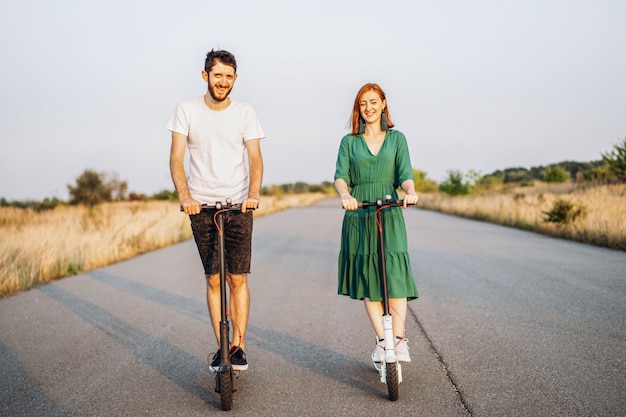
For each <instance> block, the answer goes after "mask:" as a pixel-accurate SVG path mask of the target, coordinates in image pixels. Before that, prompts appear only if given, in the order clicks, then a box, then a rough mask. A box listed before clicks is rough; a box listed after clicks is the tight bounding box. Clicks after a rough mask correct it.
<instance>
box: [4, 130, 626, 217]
mask: <svg viewBox="0 0 626 417" xmlns="http://www.w3.org/2000/svg"><path fill="white" fill-rule="evenodd" d="M601 155H602V159H601V160H598V161H592V162H575V161H564V162H560V163H557V164H551V165H548V166H538V167H532V168H530V169H527V168H521V167H517V168H507V169H504V170H497V171H494V172H492V173H491V174H487V175H482V174H481V173H480V172H478V171H474V170H470V171H469V172H467V173H465V174H463V173H462V172H461V171H458V170H451V171H448V173H447V177H446V178H445V179H444V180H443V181H442V182H441V183H437V182H436V181H433V180H431V179H429V178H428V176H427V174H426V173H425V172H423V171H420V170H418V169H414V170H413V173H414V176H415V188H416V190H417V191H418V192H421V193H431V192H441V193H443V194H447V195H453V196H454V195H468V194H473V193H475V192H477V191H480V190H488V189H491V188H494V187H496V186H498V185H504V184H512V183H513V184H519V185H522V186H524V185H532V183H533V181H538V180H539V181H545V182H556V183H558V182H566V181H569V180H570V179H574V180H576V181H578V182H581V181H593V182H597V183H624V182H626V137H624V139H623V140H622V141H621V142H619V143H618V144H616V145H615V146H614V147H613V149H612V150H610V151H608V152H605V153H602V154H601ZM67 189H68V192H69V195H70V198H69V201H67V202H65V201H62V200H60V199H58V198H56V197H55V198H46V199H44V200H43V201H8V200H6V199H5V198H0V207H7V206H11V207H20V208H27V207H28V208H33V209H35V210H47V209H52V208H54V207H56V206H58V205H59V204H70V205H76V204H83V205H86V206H90V207H93V206H95V205H97V204H100V203H103V202H112V201H147V200H170V201H178V195H177V194H176V191H175V190H161V191H159V192H157V193H155V194H151V195H146V194H141V193H136V192H129V191H128V182H127V181H124V180H121V179H120V178H119V176H118V175H117V174H110V173H106V172H98V171H95V170H92V169H86V170H85V171H84V172H83V173H82V174H80V175H79V176H78V177H77V178H76V180H75V183H74V184H68V185H67ZM313 192H322V193H328V194H332V193H334V192H335V189H334V184H333V183H332V182H330V181H324V182H322V183H320V184H308V183H305V182H295V183H286V184H281V185H269V186H264V187H263V188H262V190H261V194H262V195H265V196H282V195H285V194H302V193H313Z"/></svg>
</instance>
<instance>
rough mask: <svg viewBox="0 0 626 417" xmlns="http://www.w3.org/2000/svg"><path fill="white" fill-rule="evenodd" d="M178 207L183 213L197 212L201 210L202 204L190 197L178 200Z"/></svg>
mask: <svg viewBox="0 0 626 417" xmlns="http://www.w3.org/2000/svg"><path fill="white" fill-rule="evenodd" d="M180 208H181V209H182V211H184V212H185V214H198V213H200V211H202V204H200V202H199V201H196V200H194V199H193V198H191V197H190V198H185V199H183V200H181V201H180Z"/></svg>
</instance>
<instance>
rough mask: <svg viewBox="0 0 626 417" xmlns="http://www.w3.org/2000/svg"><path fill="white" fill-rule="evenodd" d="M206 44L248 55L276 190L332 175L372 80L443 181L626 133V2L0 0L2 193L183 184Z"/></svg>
mask: <svg viewBox="0 0 626 417" xmlns="http://www.w3.org/2000/svg"><path fill="white" fill-rule="evenodd" d="M211 48H221V49H227V50H230V51H231V52H233V53H234V54H235V56H236V57H237V61H238V65H239V69H238V74H239V78H238V80H237V82H236V84H235V88H234V90H233V92H232V94H231V97H233V98H234V99H236V100H240V101H246V102H248V103H250V104H252V105H253V106H254V108H255V109H256V111H257V114H258V116H259V118H260V120H261V124H262V126H263V128H264V130H265V133H266V134H267V138H266V139H265V140H264V141H263V142H262V151H263V155H264V159H265V166H266V169H265V181H264V184H265V185H270V184H282V183H288V182H296V181H304V182H308V183H320V182H322V181H326V180H328V181H332V179H333V174H334V167H335V159H336V154H337V149H338V145H339V141H340V139H341V137H342V136H343V135H344V134H346V133H347V120H348V117H349V116H350V110H351V106H352V103H353V100H354V96H355V94H356V92H357V90H358V89H359V88H360V86H361V85H362V84H364V83H366V82H377V83H379V84H380V85H381V86H382V87H383V89H384V90H385V91H386V93H387V100H388V105H389V110H390V113H391V117H392V120H393V121H394V122H395V123H396V128H397V129H398V130H400V131H402V132H404V133H405V135H406V136H407V139H408V141H409V144H410V145H409V146H410V151H411V159H412V164H413V166H414V167H415V168H417V169H419V170H422V171H425V172H426V173H427V175H428V177H429V178H431V179H434V180H436V181H441V180H443V179H444V178H445V177H446V175H447V174H446V173H447V171H449V170H460V171H462V172H464V173H465V172H467V171H468V170H469V169H474V170H476V171H480V172H481V173H483V174H488V173H490V172H493V171H494V170H497V169H504V168H510V167H518V166H520V167H526V168H530V167H532V166H537V165H545V164H550V163H556V162H561V161H564V160H575V161H580V162H585V161H592V160H598V159H600V158H601V153H602V152H606V151H609V150H611V149H612V148H613V146H614V145H615V144H617V143H618V142H619V141H620V140H621V139H622V138H624V137H625V136H626V75H625V74H626V1H624V0H471V1H470V0H466V1H463V0H437V1H435V0H429V1H426V0H406V1H399V0H385V1H380V0H378V1H370V0H360V1H342V0H332V1H330V0H315V1H307V0H299V1H296V0H294V1H279V0H270V1H263V0H230V1H228V2H225V1H209V0H176V1H173V0H167V1H165V0H92V1H87V0H55V1H49V0H1V1H0V53H1V56H2V65H0V114H1V115H2V116H1V123H0V141H2V142H1V144H2V148H1V149H2V150H1V151H0V197H5V198H7V199H9V200H24V199H37V200H39V199H43V198H45V197H58V198H61V199H64V200H65V199H67V198H68V192H67V185H68V184H74V182H75V179H76V177H78V176H79V175H80V174H81V173H82V172H83V171H84V170H85V169H94V170H96V171H101V172H102V171H104V172H114V173H117V174H118V175H119V177H120V179H122V180H126V181H128V184H129V191H135V192H139V193H146V194H152V193H155V192H158V191H160V190H163V189H173V186H172V182H171V179H170V174H169V168H168V158H169V145H170V133H169V132H168V131H166V130H165V124H166V122H167V120H168V118H169V116H170V114H171V113H172V112H173V110H174V108H175V106H176V104H177V103H178V101H180V100H181V99H184V98H188V97H193V96H200V95H202V94H204V93H205V91H206V84H205V83H204V82H203V81H202V78H201V71H202V69H203V65H204V57H205V55H206V52H207V51H208V50H210V49H211Z"/></svg>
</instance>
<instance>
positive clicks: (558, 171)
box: [543, 165, 570, 182]
mask: <svg viewBox="0 0 626 417" xmlns="http://www.w3.org/2000/svg"><path fill="white" fill-rule="evenodd" d="M569 175H570V174H569V171H566V170H564V169H563V168H561V167H560V166H559V165H550V166H549V167H548V168H546V169H545V170H544V171H543V180H544V181H545V182H565V181H567V180H568V179H569Z"/></svg>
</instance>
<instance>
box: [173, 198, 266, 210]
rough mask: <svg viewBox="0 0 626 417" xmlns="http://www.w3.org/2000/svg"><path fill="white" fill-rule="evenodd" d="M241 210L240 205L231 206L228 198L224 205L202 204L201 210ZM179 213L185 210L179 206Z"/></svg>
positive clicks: (217, 203)
mask: <svg viewBox="0 0 626 417" xmlns="http://www.w3.org/2000/svg"><path fill="white" fill-rule="evenodd" d="M241 208H242V205H241V203H238V204H233V203H231V200H230V198H228V199H226V202H225V203H222V202H221V201H218V202H216V203H215V204H206V203H203V204H202V210H211V209H217V210H228V211H241ZM254 210H255V209H254V208H252V207H248V208H246V211H254ZM180 211H185V209H184V208H183V207H182V206H181V207H180Z"/></svg>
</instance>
